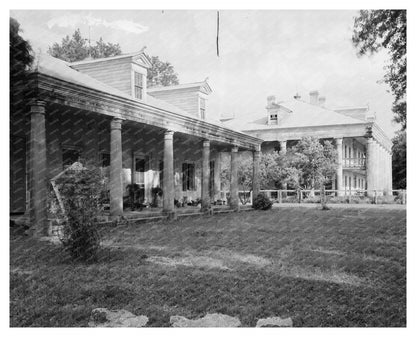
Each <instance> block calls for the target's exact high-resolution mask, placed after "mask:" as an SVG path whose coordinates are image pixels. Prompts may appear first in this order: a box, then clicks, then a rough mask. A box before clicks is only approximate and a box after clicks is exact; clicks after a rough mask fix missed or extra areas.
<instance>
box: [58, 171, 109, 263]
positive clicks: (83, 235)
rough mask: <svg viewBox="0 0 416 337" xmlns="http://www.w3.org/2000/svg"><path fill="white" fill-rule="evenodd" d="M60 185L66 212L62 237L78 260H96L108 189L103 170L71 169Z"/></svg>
mask: <svg viewBox="0 0 416 337" xmlns="http://www.w3.org/2000/svg"><path fill="white" fill-rule="evenodd" d="M73 167H74V166H73ZM56 183H57V186H58V190H59V193H60V196H61V199H62V204H63V207H64V211H65V212H64V214H63V216H64V221H63V228H62V234H61V236H60V239H61V241H62V243H63V246H64V248H65V249H66V250H67V251H68V252H69V254H70V255H71V257H72V258H73V259H74V260H82V261H89V260H92V259H95V257H96V254H97V251H98V249H99V247H100V242H101V239H100V235H99V231H98V227H97V216H98V215H99V213H100V212H101V211H102V210H103V206H104V200H103V199H102V195H103V191H104V189H105V179H104V177H103V175H102V174H101V171H100V169H99V168H96V167H94V166H84V167H83V166H78V167H74V168H72V167H71V168H70V169H68V170H67V171H66V172H65V173H64V174H63V175H62V176H61V177H60V178H58V180H57V181H56Z"/></svg>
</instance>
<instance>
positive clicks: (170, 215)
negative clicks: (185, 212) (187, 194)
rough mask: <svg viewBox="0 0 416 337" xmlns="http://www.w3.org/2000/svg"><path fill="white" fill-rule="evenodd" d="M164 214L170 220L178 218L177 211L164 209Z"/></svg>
mask: <svg viewBox="0 0 416 337" xmlns="http://www.w3.org/2000/svg"><path fill="white" fill-rule="evenodd" d="M163 214H164V215H166V216H167V219H168V220H177V219H178V215H177V214H176V212H175V211H163Z"/></svg>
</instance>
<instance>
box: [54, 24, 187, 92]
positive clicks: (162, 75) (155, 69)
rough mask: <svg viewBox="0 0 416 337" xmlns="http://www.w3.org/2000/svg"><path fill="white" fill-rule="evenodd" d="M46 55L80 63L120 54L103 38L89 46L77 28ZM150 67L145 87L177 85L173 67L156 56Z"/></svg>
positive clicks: (116, 47) (114, 45)
mask: <svg viewBox="0 0 416 337" xmlns="http://www.w3.org/2000/svg"><path fill="white" fill-rule="evenodd" d="M48 53H49V54H50V55H51V56H53V57H56V58H59V59H61V60H64V61H67V62H76V61H82V60H84V59H86V58H87V57H92V58H93V59H96V58H103V57H111V56H117V55H120V54H121V53H122V51H121V47H120V45H119V44H118V43H115V44H114V43H110V42H104V40H103V38H102V37H100V39H99V40H98V41H97V42H96V43H95V45H91V46H90V45H89V44H88V39H86V38H83V37H82V35H81V31H80V30H79V28H78V29H77V30H76V31H75V32H74V33H73V34H72V36H71V37H70V36H69V35H67V36H66V37H64V38H63V39H62V41H61V43H60V44H59V43H56V42H55V43H54V44H53V45H52V46H51V47H49V50H48ZM150 59H151V63H152V67H151V68H150V69H148V70H147V86H148V87H149V88H150V87H155V86H169V85H175V84H179V79H178V74H177V73H176V72H175V69H174V68H173V65H172V64H171V63H169V62H164V61H161V60H160V59H159V57H158V56H152V57H150Z"/></svg>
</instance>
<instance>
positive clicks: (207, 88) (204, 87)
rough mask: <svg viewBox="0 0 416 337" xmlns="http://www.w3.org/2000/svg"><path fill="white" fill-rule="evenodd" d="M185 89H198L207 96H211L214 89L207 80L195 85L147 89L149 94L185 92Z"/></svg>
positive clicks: (186, 84) (187, 84)
mask: <svg viewBox="0 0 416 337" xmlns="http://www.w3.org/2000/svg"><path fill="white" fill-rule="evenodd" d="M184 89H196V90H198V91H201V92H203V93H204V94H207V95H209V94H210V93H211V92H212V89H211V87H210V86H209V84H208V82H207V81H206V80H205V81H202V82H195V83H185V84H177V85H169V86H166V87H153V88H147V92H149V93H152V92H164V91H170V90H184Z"/></svg>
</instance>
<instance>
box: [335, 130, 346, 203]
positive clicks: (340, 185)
mask: <svg viewBox="0 0 416 337" xmlns="http://www.w3.org/2000/svg"><path fill="white" fill-rule="evenodd" d="M335 146H336V150H337V172H336V177H337V190H338V191H342V190H343V185H344V184H343V177H342V138H336V139H335ZM339 193H340V192H337V195H338V194H339Z"/></svg>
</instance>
